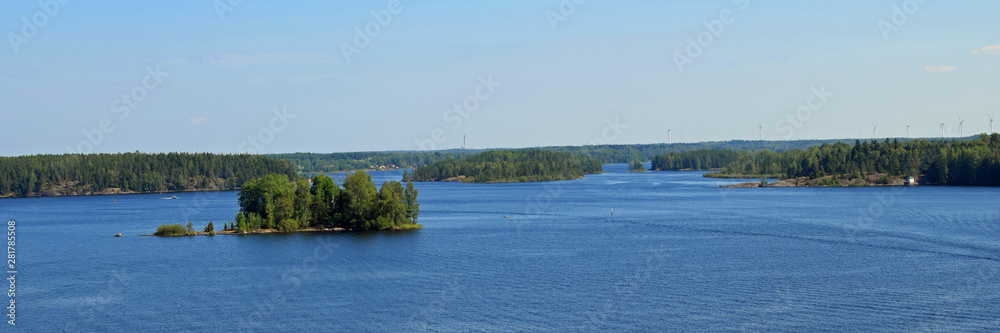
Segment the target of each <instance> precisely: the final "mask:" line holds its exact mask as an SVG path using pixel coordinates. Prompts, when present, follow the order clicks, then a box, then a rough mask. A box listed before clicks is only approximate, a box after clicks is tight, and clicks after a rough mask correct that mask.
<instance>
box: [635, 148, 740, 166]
mask: <svg viewBox="0 0 1000 333" xmlns="http://www.w3.org/2000/svg"><path fill="white" fill-rule="evenodd" d="M743 154H746V152H738V151H734V150H720V149H711V150H696V151H688V152H682V153H670V154H663V155H657V156H653V163H652V166H651V169H653V170H656V171H679V170H712V169H719V168H722V167H725V166H727V165H729V164H730V163H733V162H735V161H736V160H737V159H738V158H739V157H740V156H742V155H743Z"/></svg>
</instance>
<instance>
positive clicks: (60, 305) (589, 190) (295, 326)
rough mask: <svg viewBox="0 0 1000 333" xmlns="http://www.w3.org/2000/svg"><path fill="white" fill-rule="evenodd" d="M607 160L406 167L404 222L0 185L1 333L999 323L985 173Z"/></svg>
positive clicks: (386, 175)
mask: <svg viewBox="0 0 1000 333" xmlns="http://www.w3.org/2000/svg"><path fill="white" fill-rule="evenodd" d="M606 168H607V169H608V170H610V171H613V172H612V173H605V174H599V175H590V176H587V177H586V178H584V179H580V180H574V181H562V182H549V183H531V184H460V183H418V184H417V188H418V189H419V190H420V202H421V208H422V212H421V216H420V220H421V222H422V223H423V224H424V225H425V228H424V229H423V230H418V231H408V232H384V233H335V234H291V235H256V236H216V237H186V238H156V237H141V236H139V235H141V234H147V233H151V232H153V231H154V230H155V229H156V227H157V226H158V225H160V224H167V223H170V224H173V223H186V221H188V220H190V221H192V222H194V224H195V225H196V227H197V228H202V227H203V226H204V225H205V224H207V222H208V221H209V220H212V221H214V222H215V225H216V227H217V228H221V227H222V224H223V223H224V222H225V221H228V220H229V219H231V218H232V216H233V215H235V213H236V211H237V210H238V207H237V205H236V193H235V192H215V193H182V194H177V196H178V197H179V198H180V199H179V200H162V199H160V198H162V197H164V196H169V195H128V196H105V197H67V198H31V199H3V200H0V218H7V219H14V220H16V221H17V231H18V235H19V238H18V252H17V256H18V262H17V263H18V266H19V267H18V268H19V272H18V275H17V278H18V279H17V296H16V301H17V328H18V329H21V330H23V331H26V332H27V331H31V332H46V331H74V332H75V331H140V332H185V331H195V332H202V331H232V330H241V331H298V332H303V331H305V332H308V331H344V332H355V331H435V332H451V331H528V332H534V331H858V330H864V331H900V332H912V331H989V332H995V331H997V329H998V327H1000V319H998V318H1000V283H998V282H1000V189H996V188H972V187H969V188H963V187H916V188H892V189H890V188H829V189H827V188H791V189H787V188H766V189H720V188H717V186H718V185H723V184H730V183H733V181H729V180H713V179H706V178H702V177H700V175H701V173H698V172H650V173H631V174H628V173H624V172H623V171H624V169H625V166H624V165H613V166H607V167H606ZM374 176H375V180H376V182H378V183H381V182H382V181H383V180H387V179H398V177H399V176H400V173H399V172H376V173H375V174H374ZM116 200H117V202H116ZM612 210H613V214H612ZM119 232H120V233H122V234H123V236H124V237H122V238H115V237H112V235H114V234H116V233H119Z"/></svg>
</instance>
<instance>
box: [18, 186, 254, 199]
mask: <svg viewBox="0 0 1000 333" xmlns="http://www.w3.org/2000/svg"><path fill="white" fill-rule="evenodd" d="M239 190H240V189H239V188H236V189H197V190H181V191H163V192H160V191H156V192H133V191H113V192H112V193H105V191H102V192H97V193H85V194H56V195H32V196H26V197H22V196H14V195H7V196H0V199H27V198H59V197H97V196H113V195H136V194H176V193H197V192H229V191H239Z"/></svg>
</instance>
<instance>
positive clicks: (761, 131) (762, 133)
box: [757, 123, 764, 141]
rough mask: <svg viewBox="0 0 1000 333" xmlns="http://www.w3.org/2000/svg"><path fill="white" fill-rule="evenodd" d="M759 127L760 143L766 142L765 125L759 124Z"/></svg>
mask: <svg viewBox="0 0 1000 333" xmlns="http://www.w3.org/2000/svg"><path fill="white" fill-rule="evenodd" d="M757 127H759V128H760V141H764V124H761V123H757Z"/></svg>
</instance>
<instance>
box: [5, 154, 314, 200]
mask: <svg viewBox="0 0 1000 333" xmlns="http://www.w3.org/2000/svg"><path fill="white" fill-rule="evenodd" d="M272 173H277V174H282V175H287V176H294V175H295V174H296V168H295V165H294V164H293V163H290V162H288V161H283V160H279V159H274V158H269V157H264V156H259V155H247V154H242V155H219V154H207V153H198V154H192V153H166V154H143V153H138V152H136V153H121V154H87V155H83V154H66V155H33V156H19V157H0V197H31V196H58V195H89V194H102V193H113V192H118V193H152V192H160V191H168V192H169V191H192V190H234V189H237V188H239V187H240V185H242V184H243V183H244V182H246V181H248V180H250V179H253V178H257V177H261V176H263V175H266V174H272ZM112 189H115V190H116V191H113V192H112V191H110V190H112Z"/></svg>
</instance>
